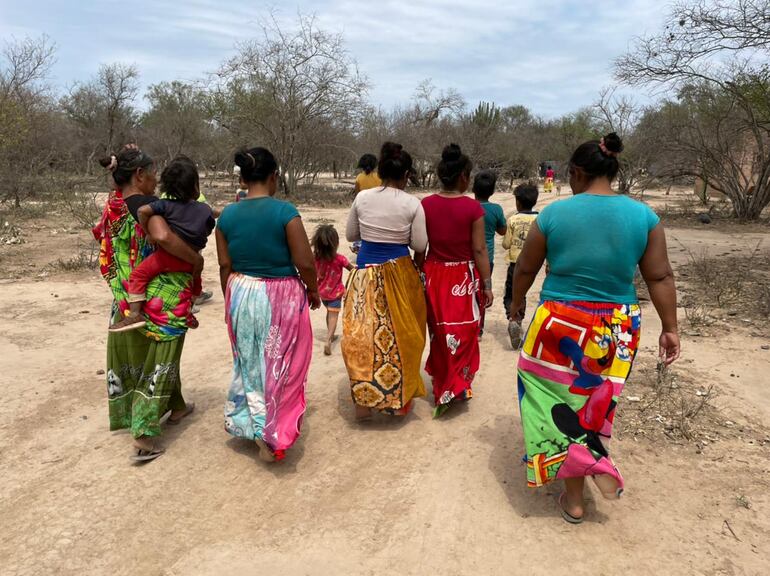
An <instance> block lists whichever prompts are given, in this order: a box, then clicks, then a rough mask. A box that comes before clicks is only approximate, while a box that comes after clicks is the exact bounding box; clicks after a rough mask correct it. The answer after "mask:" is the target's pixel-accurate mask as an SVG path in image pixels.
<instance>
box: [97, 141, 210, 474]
mask: <svg viewBox="0 0 770 576" xmlns="http://www.w3.org/2000/svg"><path fill="white" fill-rule="evenodd" d="M101 164H102V166H104V167H105V168H107V169H108V170H109V171H110V173H111V175H112V179H113V181H114V183H115V190H114V191H113V192H112V193H110V196H109V198H108V200H107V204H106V206H105V208H104V212H103V213H102V217H101V220H100V221H99V223H98V224H97V225H96V227H94V230H93V233H94V237H95V238H96V240H97V241H98V242H99V243H100V252H99V265H100V271H101V274H102V276H103V277H104V279H105V280H106V281H107V283H108V285H109V287H110V290H111V291H112V294H113V297H114V303H113V309H112V316H111V317H112V323H116V322H118V320H119V319H120V318H122V317H123V315H124V314H125V313H126V312H127V311H128V309H129V303H128V292H127V286H128V283H129V279H130V276H131V272H132V271H133V270H134V269H135V268H137V267H138V266H139V265H141V263H142V261H143V260H144V259H145V258H147V257H148V256H149V255H150V254H151V253H152V250H151V246H150V244H149V243H148V242H147V238H146V236H145V233H144V231H143V230H142V228H141V226H139V224H138V222H137V220H136V219H135V217H134V216H133V215H132V213H131V211H130V210H129V206H130V205H132V204H135V203H136V202H137V200H143V198H145V197H148V196H151V195H152V194H153V192H154V191H155V186H156V184H157V176H156V169H155V163H154V162H153V160H152V158H150V157H149V156H148V155H147V154H145V153H143V152H142V151H141V150H139V149H137V148H136V147H127V148H125V149H124V150H123V151H121V152H120V153H119V154H117V155H116V156H111V157H110V158H105V159H104V160H102V161H101ZM147 230H148V232H149V233H150V234H151V236H152V238H153V240H154V241H155V242H156V244H157V245H158V246H159V247H161V248H162V249H163V250H165V251H166V252H168V253H169V254H172V255H174V256H176V257H178V258H180V259H182V260H184V261H185V262H188V263H189V264H190V265H191V268H190V269H191V270H194V271H195V272H196V273H197V274H198V275H199V274H200V271H201V270H202V269H203V258H201V256H200V254H198V252H197V251H196V250H194V249H193V248H192V247H191V246H190V245H188V244H187V243H186V242H184V241H183V240H181V239H180V238H179V237H178V236H176V235H175V234H174V233H173V232H172V231H171V230H170V228H169V226H168V224H167V223H166V221H165V220H163V219H162V218H150V219H149V221H148V222H147ZM191 286H192V275H191V274H190V273H185V272H169V273H163V274H161V275H160V276H157V277H155V278H153V279H152V280H151V281H150V282H149V283H148V285H147V288H146V296H147V298H148V306H147V307H146V308H149V310H146V312H147V319H146V320H143V322H142V324H141V325H140V326H139V329H138V330H135V331H129V332H123V333H115V332H110V333H108V335H107V389H108V395H109V417H110V430H120V429H123V428H128V429H130V431H131V435H132V436H133V437H134V446H135V453H134V456H133V459H134V460H137V461H149V460H153V459H155V458H157V457H158V456H160V455H161V454H162V453H163V451H164V450H163V448H162V447H161V446H159V445H158V444H157V442H156V439H157V438H158V436H160V433H161V429H160V419H161V417H162V416H164V415H165V414H166V412H167V411H169V410H170V411H171V416H170V417H169V419H168V421H167V422H168V423H169V424H177V423H178V422H179V421H181V420H182V418H184V417H185V416H187V415H188V414H190V413H191V412H192V410H193V408H194V405H193V404H186V403H185V401H184V398H183V397H182V389H181V388H182V383H181V379H180V375H179V364H180V358H181V356H182V350H183V348H184V340H185V332H186V331H187V325H188V317H189V312H190V307H191V297H192V290H191Z"/></svg>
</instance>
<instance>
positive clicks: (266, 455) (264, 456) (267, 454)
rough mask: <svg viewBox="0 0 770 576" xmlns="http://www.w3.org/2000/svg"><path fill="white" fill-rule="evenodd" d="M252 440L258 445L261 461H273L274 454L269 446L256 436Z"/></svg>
mask: <svg viewBox="0 0 770 576" xmlns="http://www.w3.org/2000/svg"><path fill="white" fill-rule="evenodd" d="M254 442H256V444H257V446H258V447H259V459H260V460H262V462H275V454H274V453H273V451H272V450H271V449H270V446H268V445H267V444H265V441H264V440H262V438H256V439H255V440H254Z"/></svg>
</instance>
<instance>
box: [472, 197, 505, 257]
mask: <svg viewBox="0 0 770 576" xmlns="http://www.w3.org/2000/svg"><path fill="white" fill-rule="evenodd" d="M479 204H481V207H482V208H484V235H485V237H486V239H487V252H489V261H490V262H493V261H494V259H495V234H497V229H498V228H505V227H506V226H507V225H508V222H507V221H506V219H505V214H504V213H503V207H502V206H500V204H493V203H492V202H479Z"/></svg>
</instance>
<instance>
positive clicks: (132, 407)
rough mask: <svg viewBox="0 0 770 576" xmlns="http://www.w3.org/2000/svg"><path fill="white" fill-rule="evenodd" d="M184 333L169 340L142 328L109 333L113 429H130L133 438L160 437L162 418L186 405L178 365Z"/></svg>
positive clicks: (109, 377)
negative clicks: (159, 337)
mask: <svg viewBox="0 0 770 576" xmlns="http://www.w3.org/2000/svg"><path fill="white" fill-rule="evenodd" d="M183 348H184V335H182V336H180V337H179V338H176V339H175V340H170V341H168V342H158V341H156V340H154V339H152V338H147V337H146V336H144V335H143V334H142V333H141V332H140V331H138V330H134V331H131V332H119V333H110V334H109V335H108V336H107V393H108V396H109V407H110V430H122V429H124V428H128V429H130V430H131V435H132V436H133V437H134V438H138V437H140V436H160V419H161V417H162V416H163V415H164V414H165V413H166V412H167V411H169V410H184V409H185V408H186V406H185V402H184V398H183V397H182V381H181V379H180V376H179V364H180V360H181V357H182V349H183Z"/></svg>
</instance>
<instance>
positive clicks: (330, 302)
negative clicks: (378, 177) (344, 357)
mask: <svg viewBox="0 0 770 576" xmlns="http://www.w3.org/2000/svg"><path fill="white" fill-rule="evenodd" d="M311 245H312V246H313V255H314V256H315V269H316V273H317V275H318V292H319V293H320V295H321V301H322V302H323V304H324V306H326V328H327V330H328V334H327V336H326V345H325V346H324V354H325V355H326V356H331V353H332V342H334V341H335V340H336V339H337V337H336V336H335V332H336V331H337V320H338V318H339V315H340V309H341V308H342V296H343V295H344V294H345V286H344V285H343V284H342V269H343V268H344V269H346V270H348V271H350V270H353V265H352V264H351V263H350V262H349V261H348V259H347V258H345V257H344V256H343V255H342V254H338V253H337V249H338V248H339V247H340V237H339V234H337V230H335V229H334V226H332V225H331V224H322V225H321V226H319V227H318V228H316V231H315V233H314V234H313V240H312V241H311Z"/></svg>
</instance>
